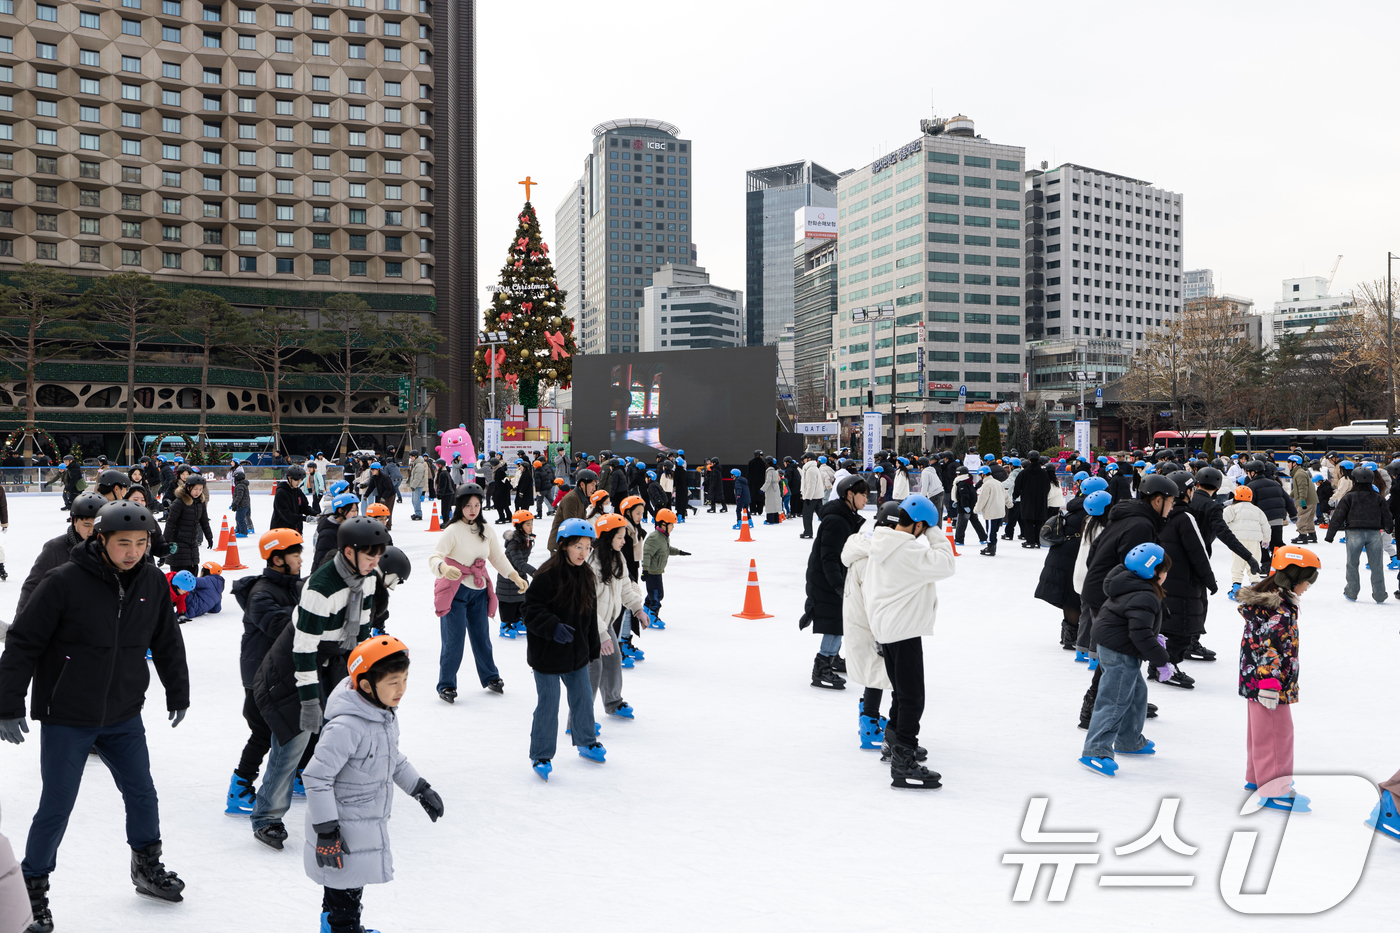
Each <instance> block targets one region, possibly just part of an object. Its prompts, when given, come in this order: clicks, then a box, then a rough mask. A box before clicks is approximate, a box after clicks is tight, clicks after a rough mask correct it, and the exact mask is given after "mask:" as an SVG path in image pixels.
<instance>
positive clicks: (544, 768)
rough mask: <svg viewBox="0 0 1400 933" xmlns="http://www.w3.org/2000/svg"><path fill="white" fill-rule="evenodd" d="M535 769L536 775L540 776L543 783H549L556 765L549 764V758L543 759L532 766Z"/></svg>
mask: <svg viewBox="0 0 1400 933" xmlns="http://www.w3.org/2000/svg"><path fill="white" fill-rule="evenodd" d="M530 767H531V768H534V769H535V773H536V774H538V775H539V776H540V780H541V781H546V782H547V781H549V772H551V771H553V770H554V765H552V764H550V763H549V759H548V758H541V759H540V760H539V761H537V762H535V763H534V764H532V765H531V766H530Z"/></svg>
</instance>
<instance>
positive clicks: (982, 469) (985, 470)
mask: <svg viewBox="0 0 1400 933" xmlns="http://www.w3.org/2000/svg"><path fill="white" fill-rule="evenodd" d="M875 469H877V470H878V469H880V468H879V467H876V468H875ZM977 472H978V473H980V474H982V475H983V476H986V475H987V474H989V473H991V472H992V468H991V467H989V466H980V467H978V468H977Z"/></svg>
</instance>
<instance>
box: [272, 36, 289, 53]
mask: <svg viewBox="0 0 1400 933" xmlns="http://www.w3.org/2000/svg"><path fill="white" fill-rule="evenodd" d="M273 51H275V52H283V53H286V54H288V55H290V54H291V52H292V40H291V39H274V40H273Z"/></svg>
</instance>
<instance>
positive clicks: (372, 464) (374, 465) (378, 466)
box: [369, 460, 520, 470]
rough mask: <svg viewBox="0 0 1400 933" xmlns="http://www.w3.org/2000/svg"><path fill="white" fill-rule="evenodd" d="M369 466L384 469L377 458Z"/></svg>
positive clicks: (374, 468) (372, 468)
mask: <svg viewBox="0 0 1400 933" xmlns="http://www.w3.org/2000/svg"><path fill="white" fill-rule="evenodd" d="M519 462H520V461H519V460H517V461H516V463H519ZM369 468H370V469H371V470H382V469H384V467H382V466H380V465H379V461H378V460H375V461H374V462H373V463H371V464H370V465H369Z"/></svg>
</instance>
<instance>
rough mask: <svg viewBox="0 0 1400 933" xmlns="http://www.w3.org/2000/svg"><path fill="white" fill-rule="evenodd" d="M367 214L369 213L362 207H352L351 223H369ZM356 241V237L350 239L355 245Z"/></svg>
mask: <svg viewBox="0 0 1400 933" xmlns="http://www.w3.org/2000/svg"><path fill="white" fill-rule="evenodd" d="M367 214H368V212H367V211H366V210H365V209H364V208H362V207H352V208H350V222H351V223H352V224H363V223H368V222H369V221H368V219H367ZM354 240H355V238H354V237H351V238H350V241H351V243H353V242H354ZM352 248H353V247H352ZM362 248H363V247H362Z"/></svg>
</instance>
